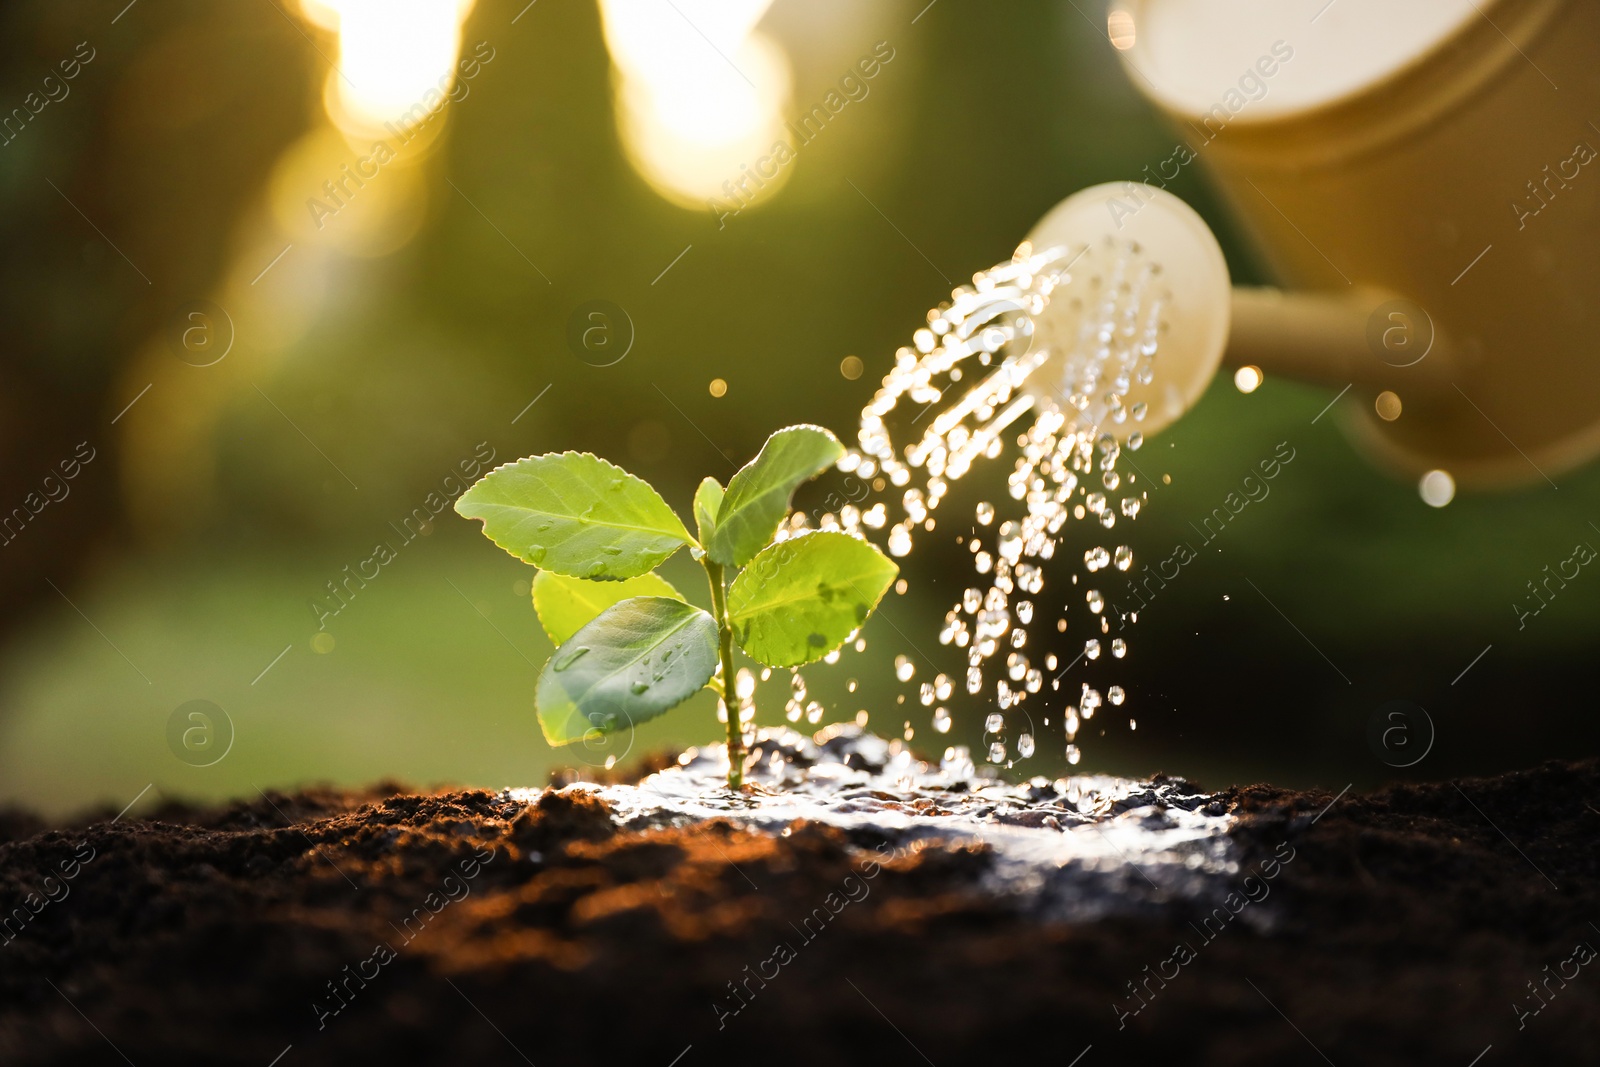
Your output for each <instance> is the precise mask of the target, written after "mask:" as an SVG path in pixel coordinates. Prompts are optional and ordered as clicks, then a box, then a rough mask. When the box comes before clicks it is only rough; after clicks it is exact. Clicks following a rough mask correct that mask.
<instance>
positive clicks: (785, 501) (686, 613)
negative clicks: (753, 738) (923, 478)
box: [455, 426, 899, 789]
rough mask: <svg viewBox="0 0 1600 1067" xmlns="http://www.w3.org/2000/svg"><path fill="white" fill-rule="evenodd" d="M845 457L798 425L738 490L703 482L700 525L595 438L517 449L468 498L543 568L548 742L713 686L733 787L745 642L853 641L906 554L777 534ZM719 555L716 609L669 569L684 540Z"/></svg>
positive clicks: (780, 645) (778, 657) (537, 697)
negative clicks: (803, 490)
mask: <svg viewBox="0 0 1600 1067" xmlns="http://www.w3.org/2000/svg"><path fill="white" fill-rule="evenodd" d="M842 455H844V447H843V446H842V445H840V444H839V440H838V438H836V437H834V436H833V434H831V433H829V432H828V431H827V430H824V429H822V428H821V427H818V426H791V427H789V428H788V429H785V430H779V431H778V432H777V433H775V434H773V435H772V436H771V437H769V438H767V442H766V444H764V445H763V446H762V447H761V453H760V454H759V455H758V456H756V458H755V459H754V460H752V461H751V462H750V463H748V464H747V465H745V466H744V467H743V468H741V469H740V470H739V471H738V472H737V473H735V474H734V476H733V479H732V480H731V481H730V482H729V483H728V485H727V487H726V488H724V487H723V486H722V485H720V484H719V483H718V482H717V480H716V479H715V478H707V479H705V480H704V481H702V482H701V483H700V488H699V489H698V490H696V492H695V494H694V518H695V526H696V530H697V533H698V537H691V536H690V535H689V531H688V529H686V528H685V526H684V524H683V522H682V521H680V520H679V518H678V516H677V515H675V514H674V513H673V511H672V509H671V508H670V507H668V506H667V502H666V501H665V500H662V499H661V496H660V494H658V493H657V492H656V491H655V490H654V489H652V488H650V486H649V485H647V484H646V483H645V482H643V481H642V480H640V479H639V478H636V477H634V476H633V475H631V474H629V473H627V472H626V471H624V470H622V469H621V468H619V467H615V466H612V465H611V464H610V463H607V462H606V461H605V460H603V459H600V458H599V457H597V456H593V455H590V454H589V453H587V452H561V453H548V454H546V455H542V456H530V457H528V458H527V459H519V460H517V461H516V462H515V463H507V464H505V465H503V466H500V467H497V468H495V469H494V470H492V471H490V472H489V473H488V474H486V475H484V476H483V478H482V479H480V480H479V481H478V483H477V484H476V485H474V486H473V487H472V488H471V489H468V490H467V491H466V492H465V493H463V494H461V496H460V497H459V498H458V499H457V500H456V505H455V507H456V511H457V512H458V513H459V514H461V515H463V516H465V517H466V518H469V519H479V520H481V521H482V522H483V533H484V536H486V537H488V538H489V540H491V541H493V542H494V543H495V544H497V545H499V546H500V547H501V548H503V549H505V550H506V551H507V552H509V553H511V554H512V555H513V556H516V557H517V558H518V559H520V560H522V561H523V562H525V563H531V564H533V565H534V566H535V567H538V568H540V570H539V573H538V574H537V575H536V576H535V577H534V581H533V606H534V610H536V611H537V612H538V614H539V622H540V624H541V625H543V626H544V629H545V632H546V633H547V634H549V635H550V640H551V641H553V642H554V643H555V644H556V646H557V647H556V650H555V653H554V655H552V656H551V657H550V660H549V662H548V663H546V664H545V666H544V669H543V670H542V671H540V673H539V682H538V686H537V688H536V689H535V691H534V707H535V710H536V711H537V712H538V716H539V726H540V728H541V729H542V730H543V731H544V736H545V740H547V741H549V742H550V744H552V745H568V744H572V743H573V742H575V741H582V740H585V739H593V738H596V737H599V736H602V735H605V734H609V733H612V732H615V731H618V730H622V729H628V728H632V727H634V726H637V725H638V724H639V723H641V722H644V721H646V720H648V719H653V718H655V717H656V716H657V715H660V714H662V713H664V712H666V711H669V710H670V709H672V708H674V707H676V706H677V705H679V704H681V703H683V702H684V701H685V700H687V699H688V698H689V697H691V696H693V695H694V694H695V693H697V692H699V691H700V690H701V689H703V688H710V689H711V690H713V691H714V692H716V693H717V694H718V695H719V696H720V697H721V698H722V703H723V707H724V708H725V709H726V711H727V717H728V785H729V786H730V787H732V788H734V789H737V788H739V786H740V785H741V784H742V782H743V777H744V744H743V729H742V726H741V724H740V721H739V701H738V698H737V695H736V694H735V692H734V665H733V646H734V645H735V644H737V645H738V646H739V647H740V648H742V649H744V651H745V652H746V653H747V654H749V655H750V657H751V658H753V659H755V660H757V661H758V662H760V663H764V664H766V665H767V666H769V667H798V666H800V665H801V664H804V663H810V662H812V661H814V660H818V659H821V658H822V657H823V656H825V655H827V654H828V653H830V652H832V651H833V650H834V649H836V648H838V647H839V646H840V645H842V644H844V642H845V640H846V638H848V637H849V636H850V635H851V634H852V633H854V632H855V630H856V629H857V628H858V627H860V626H861V624H862V623H863V622H865V621H866V619H867V616H869V615H870V614H871V613H872V610H873V609H874V608H875V607H877V605H878V601H879V600H881V599H882V598H883V594H884V592H885V591H886V590H887V589H888V588H889V584H890V583H891V582H893V581H894V579H895V575H896V574H897V573H899V568H898V567H896V566H895V564H894V563H893V562H892V561H891V560H890V559H889V558H888V557H887V556H885V555H884V554H883V553H882V552H880V551H878V549H877V548H875V547H874V546H872V545H871V544H869V543H868V542H866V541H864V540H862V539H861V538H859V537H855V536H852V535H850V534H847V533H841V532H839V531H836V530H835V531H829V530H816V531H808V532H805V533H802V534H799V535H798V536H795V537H790V538H786V539H785V540H782V541H777V542H774V541H773V536H774V535H775V534H776V533H777V532H778V528H779V527H780V526H781V525H782V524H783V521H784V520H785V519H786V518H787V517H788V515H789V501H790V499H791V498H792V497H793V495H794V491H795V488H796V487H797V486H799V485H800V483H801V482H804V481H808V480H810V479H811V478H814V477H816V476H817V475H818V474H820V473H822V472H823V471H825V470H827V469H828V468H829V467H831V466H832V465H833V464H835V463H836V462H838V460H839V458H840V457H841V456H842ZM685 545H687V546H689V551H690V554H691V555H693V556H694V558H695V559H697V560H699V562H700V564H701V566H703V567H704V568H705V572H706V579H707V581H708V583H709V584H710V587H711V610H710V611H709V612H706V611H703V610H701V609H700V608H697V607H695V606H693V605H692V604H689V603H688V602H687V601H686V600H685V599H684V598H683V596H682V595H681V594H680V593H679V592H678V591H677V590H676V589H674V588H673V587H672V586H671V585H670V584H669V583H668V582H667V580H666V579H665V578H662V577H661V576H660V575H658V574H656V573H655V568H656V567H659V566H660V565H661V564H662V563H663V562H665V561H666V559H667V558H668V557H669V556H671V555H672V554H673V553H674V552H676V551H677V550H678V549H680V548H682V547H683V546H685Z"/></svg>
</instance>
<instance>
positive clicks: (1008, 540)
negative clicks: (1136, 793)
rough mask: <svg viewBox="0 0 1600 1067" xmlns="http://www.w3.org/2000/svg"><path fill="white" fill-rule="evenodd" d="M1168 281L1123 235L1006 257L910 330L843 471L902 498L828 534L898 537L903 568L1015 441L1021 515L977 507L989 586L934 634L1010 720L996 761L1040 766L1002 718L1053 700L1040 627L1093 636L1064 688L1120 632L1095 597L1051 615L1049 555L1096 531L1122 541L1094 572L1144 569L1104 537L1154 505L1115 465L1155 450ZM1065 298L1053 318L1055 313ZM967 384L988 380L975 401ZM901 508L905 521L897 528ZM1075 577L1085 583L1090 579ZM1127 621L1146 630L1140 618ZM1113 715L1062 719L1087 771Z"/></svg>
mask: <svg viewBox="0 0 1600 1067" xmlns="http://www.w3.org/2000/svg"><path fill="white" fill-rule="evenodd" d="M1160 275H1161V269H1160V267H1159V265H1157V264H1154V263H1151V262H1150V261H1149V260H1148V259H1147V258H1145V256H1144V255H1143V253H1142V250H1141V249H1140V248H1139V246H1138V245H1136V244H1134V243H1131V242H1126V241H1123V242H1118V241H1116V240H1114V239H1111V238H1107V239H1106V240H1105V241H1104V242H1103V243H1101V244H1097V245H1094V246H1082V247H1079V248H1076V249H1068V248H1050V249H1046V250H1043V251H1039V252H1035V251H1034V250H1033V248H1032V247H1031V246H1030V245H1029V244H1027V243H1024V244H1023V245H1022V246H1021V247H1019V248H1018V249H1017V251H1016V253H1015V255H1013V256H1012V258H1011V260H1010V261H1009V262H1007V263H1001V264H999V265H997V266H995V267H992V268H990V269H989V270H987V271H982V272H980V273H978V274H976V275H974V277H973V283H972V285H970V286H962V287H960V288H957V289H956V290H955V291H954V292H953V293H952V294H951V299H950V300H949V301H948V302H947V303H944V304H941V305H940V306H939V307H937V308H934V309H933V310H931V311H929V312H928V316H927V323H928V324H927V326H926V327H924V328H921V329H918V330H917V331H916V332H915V334H914V335H913V338H912V345H911V346H910V347H905V348H901V349H899V351H897V352H896V353H895V366H894V369H893V370H891V371H890V372H889V374H888V375H887V376H886V377H885V378H884V379H883V385H882V387H881V388H880V389H879V390H878V391H877V393H876V395H875V396H874V397H873V399H872V402H871V403H870V404H868V405H867V407H866V408H865V409H864V410H863V411H862V413H861V424H860V432H859V446H858V447H857V448H856V449H855V450H853V451H851V452H850V453H848V454H847V455H846V456H845V457H844V458H843V459H842V460H841V461H840V463H839V469H840V470H841V471H844V472H846V473H852V474H854V475H856V476H857V477H858V478H860V479H862V480H863V481H866V482H870V483H871V484H872V485H873V488H874V489H875V490H877V491H880V492H882V491H887V490H889V489H890V487H893V490H894V491H895V492H896V494H897V495H898V500H897V501H892V502H891V503H890V504H889V506H888V507H887V508H886V507H885V505H884V503H882V502H880V503H877V504H874V505H873V506H871V507H870V508H868V509H867V510H866V511H865V512H862V511H860V510H859V509H857V508H855V507H853V506H850V507H845V508H841V509H840V512H839V514H838V515H834V514H831V513H830V514H827V515H823V516H822V517H821V519H820V521H819V522H820V525H821V527H822V528H825V529H827V528H833V529H844V530H846V531H849V532H854V533H862V534H866V532H867V530H872V531H881V530H884V529H885V528H886V529H887V532H886V534H885V535H884V537H885V540H886V544H887V548H888V551H889V552H890V554H892V555H894V556H905V555H907V554H908V553H909V552H910V551H911V549H912V545H913V542H914V540H915V538H916V537H917V536H918V534H919V533H922V532H928V531H932V530H933V529H934V528H935V521H934V517H933V512H934V511H936V510H937V509H938V507H939V504H940V503H941V502H942V501H943V500H944V498H945V497H946V496H947V495H948V493H949V491H950V486H951V483H953V482H955V481H957V480H958V479H960V478H962V477H963V476H965V475H966V474H967V472H968V471H969V470H971V469H972V466H973V464H974V463H975V462H976V461H977V460H979V459H998V458H1000V457H1001V455H1002V454H1003V453H1004V452H1005V451H1006V448H1007V445H1008V441H1011V440H1014V443H1015V445H1016V449H1017V456H1016V459H1015V462H1014V464H1013V466H1012V470H1011V473H1010V475H1009V477H1008V478H1007V486H1008V489H1009V495H1010V497H1011V499H1012V500H1013V501H1016V502H1018V504H1019V505H1020V511H1021V514H1020V515H1016V516H1015V517H1003V516H1002V510H1003V509H1002V508H1001V507H997V506H996V505H995V504H994V503H992V502H990V501H987V500H986V501H984V502H982V503H979V504H978V505H977V507H976V508H975V510H974V515H973V519H974V520H975V524H974V525H973V526H972V531H973V533H972V536H971V537H970V539H969V545H970V548H971V551H972V557H973V569H974V571H975V572H976V574H977V575H978V576H979V580H978V581H977V582H976V583H975V584H974V585H973V586H971V587H969V588H967V589H966V590H965V591H964V593H963V594H962V596H961V598H960V600H959V601H958V602H957V603H956V604H955V605H953V606H952V607H951V608H950V610H949V612H947V613H946V615H945V617H944V623H943V626H942V628H941V629H940V631H939V642H940V644H942V645H946V646H951V645H953V646H954V647H956V648H958V649H965V650H966V656H967V670H966V676H965V682H966V690H967V692H968V693H971V694H974V695H977V694H980V693H982V692H984V691H985V690H988V689H990V687H991V686H992V691H993V693H994V696H995V704H996V707H997V709H998V710H997V711H995V712H991V713H990V714H989V715H988V721H987V722H986V723H985V726H986V727H988V729H987V730H986V734H985V741H986V743H988V754H989V756H990V758H991V760H992V761H994V762H997V763H998V762H1003V761H1005V760H1006V759H1007V758H1008V756H1010V755H1011V754H1013V753H1014V754H1015V756H1016V757H1019V758H1027V757H1028V756H1029V755H1031V754H1032V753H1033V751H1034V749H1035V743H1036V738H1035V737H1034V736H1033V735H1032V733H1029V732H1026V731H1027V730H1028V729H1029V728H1031V727H1033V725H1034V724H1033V723H1032V720H1031V717H1029V716H1027V715H1020V716H1016V715H1013V717H1014V718H1017V719H1018V720H1019V721H1018V722H1016V723H1015V724H1011V723H1008V722H1007V715H1006V713H1007V712H1015V710H1016V709H1019V708H1020V706H1021V705H1023V704H1024V703H1025V702H1026V701H1027V700H1029V699H1030V698H1033V697H1037V696H1038V695H1039V694H1041V693H1042V691H1043V690H1044V687H1045V684H1046V681H1047V679H1046V678H1045V674H1044V670H1042V669H1041V668H1040V667H1039V666H1038V665H1037V664H1036V663H1035V657H1036V656H1037V653H1036V652H1030V646H1032V645H1034V644H1035V643H1034V642H1030V640H1029V627H1030V626H1031V625H1033V623H1034V622H1035V620H1036V619H1038V620H1040V621H1043V619H1044V617H1045V616H1046V613H1047V612H1048V614H1049V616H1050V621H1051V622H1052V623H1053V624H1054V626H1055V630H1056V631H1057V632H1058V633H1066V632H1067V631H1068V629H1069V620H1071V619H1072V618H1073V616H1074V615H1082V616H1083V617H1082V618H1080V619H1079V620H1078V621H1076V622H1075V623H1071V625H1076V626H1078V627H1086V628H1087V629H1088V630H1089V635H1087V636H1086V637H1085V639H1084V640H1083V643H1082V644H1081V646H1079V647H1080V649H1081V651H1079V652H1078V653H1077V654H1076V655H1075V656H1074V655H1072V654H1071V652H1070V650H1069V654H1068V656H1066V657H1063V658H1067V659H1069V662H1068V663H1067V664H1066V666H1065V667H1064V668H1062V669H1060V670H1057V667H1058V664H1057V662H1056V657H1055V656H1054V655H1050V656H1047V657H1046V659H1045V669H1048V670H1050V671H1051V672H1053V676H1052V677H1051V678H1049V679H1048V682H1049V686H1050V690H1051V691H1052V692H1057V691H1059V690H1060V688H1061V680H1062V678H1063V676H1065V675H1066V674H1067V672H1068V671H1070V670H1071V669H1072V668H1073V667H1074V666H1076V665H1078V664H1079V663H1080V662H1081V661H1083V660H1098V659H1100V658H1101V655H1102V650H1103V646H1102V638H1103V637H1105V636H1106V635H1108V634H1109V633H1110V630H1111V620H1110V619H1109V618H1108V617H1107V609H1108V604H1107V601H1106V598H1105V595H1104V594H1103V593H1102V592H1101V590H1100V588H1098V587H1088V588H1085V589H1083V590H1082V591H1081V592H1078V593H1076V594H1074V596H1073V597H1071V598H1068V599H1067V600H1066V601H1060V600H1058V601H1057V602H1060V603H1062V607H1061V609H1060V611H1059V614H1058V613H1055V612H1049V609H1048V608H1046V607H1045V606H1044V605H1045V603H1046V601H1045V600H1044V596H1043V594H1044V590H1045V575H1044V568H1043V564H1044V563H1045V562H1047V561H1049V560H1050V559H1051V558H1052V557H1053V556H1054V554H1055V550H1056V547H1057V545H1058V544H1060V542H1061V540H1062V538H1063V533H1062V531H1063V528H1064V527H1065V526H1066V524H1067V523H1068V522H1070V521H1076V522H1082V523H1093V524H1095V525H1096V526H1097V528H1098V530H1100V531H1106V532H1105V533H1100V534H1099V536H1100V537H1103V538H1107V539H1108V540H1109V542H1110V543H1109V544H1107V545H1097V546H1095V547H1093V548H1090V549H1089V550H1088V551H1087V552H1085V553H1084V557H1083V571H1084V573H1085V575H1086V576H1090V577H1092V576H1093V575H1095V574H1096V573H1098V572H1100V571H1103V570H1107V569H1114V570H1116V571H1127V570H1128V569H1129V568H1131V567H1132V565H1133V550H1132V549H1131V548H1130V547H1129V546H1128V545H1127V544H1125V543H1119V542H1120V538H1113V537H1112V536H1111V535H1110V534H1109V531H1111V530H1113V529H1115V528H1116V526H1117V523H1118V521H1119V519H1124V520H1127V521H1130V522H1131V521H1133V520H1134V519H1136V518H1137V517H1138V515H1139V513H1140V511H1141V509H1142V507H1143V505H1144V503H1145V500H1146V493H1145V490H1144V489H1143V488H1142V487H1141V486H1140V485H1139V477H1138V473H1137V467H1136V466H1135V467H1134V470H1133V471H1130V472H1128V473H1127V474H1124V473H1123V472H1122V471H1121V470H1119V469H1118V467H1119V461H1121V460H1122V459H1123V457H1124V453H1131V452H1135V451H1137V450H1138V449H1139V447H1140V445H1141V444H1142V443H1143V435H1142V434H1141V433H1140V432H1138V430H1137V425H1138V423H1140V422H1141V421H1143V420H1144V418H1145V415H1146V403H1145V402H1144V401H1139V400H1133V399H1131V397H1130V394H1131V393H1138V392H1139V391H1140V390H1139V387H1142V386H1149V385H1150V384H1151V383H1152V381H1153V380H1154V378H1155V371H1156V356H1157V351H1158V348H1159V341H1160V338H1161V335H1162V332H1163V330H1165V328H1166V324H1165V320H1164V318H1163V308H1164V306H1165V304H1166V302H1167V299H1168V294H1167V293H1166V292H1165V291H1164V288H1163V282H1162V280H1161V277H1160ZM1052 302H1053V303H1054V305H1055V310H1054V311H1053V312H1052V314H1051V316H1050V317H1049V318H1044V317H1043V316H1042V313H1043V312H1044V310H1045V308H1046V307H1047V306H1050V305H1051V304H1052ZM1062 323H1067V324H1068V325H1067V326H1065V327H1063V326H1062V325H1061V324H1062ZM969 375H970V376H971V377H972V378H974V379H976V381H975V382H974V383H973V384H971V385H967V386H965V388H964V391H963V387H962V384H961V383H963V382H964V381H966V380H967V378H968V376H969ZM900 423H905V424H906V425H905V426H904V427H903V428H901V427H899V424H900ZM897 435H898V436H897ZM1128 463H1129V465H1130V466H1132V465H1133V464H1132V460H1131V458H1130V459H1129V460H1128ZM896 510H898V511H899V513H900V514H899V518H898V519H897V520H895V521H891V520H893V519H894V516H893V514H892V513H893V512H894V511H896ZM806 522H807V520H806V518H805V516H804V515H803V514H797V515H796V516H795V517H794V519H793V520H791V523H790V525H789V527H788V528H787V529H786V530H785V531H781V532H780V536H784V535H789V534H793V533H797V532H799V531H800V530H801V529H804V528H805V525H806ZM997 522H998V525H996V523H997ZM864 526H865V527H866V528H867V529H863V527H864ZM1072 580H1073V583H1074V584H1076V583H1077V581H1078V578H1077V576H1076V575H1074V577H1073V579H1072ZM1091 586H1092V583H1091ZM901 591H904V590H903V587H901ZM1112 611H1113V613H1115V609H1114V608H1113V609H1112ZM1119 621H1124V620H1119ZM1125 621H1128V622H1137V621H1138V619H1137V614H1136V613H1129V614H1128V615H1127V617H1126V620H1125ZM1109 644H1110V649H1111V655H1112V658H1114V659H1116V660H1120V659H1122V658H1123V657H1124V656H1125V655H1126V654H1127V644H1126V642H1125V641H1124V640H1123V638H1121V637H1118V638H1115V639H1111V640H1110V641H1109ZM913 673H914V666H913V663H912V661H911V660H910V659H909V658H908V657H906V656H900V657H898V658H897V659H896V676H897V678H898V680H899V681H901V682H902V683H905V682H909V681H910V680H911V678H912V675H913ZM941 677H942V676H941ZM943 688H944V689H945V690H948V688H949V686H948V685H945V686H944V687H943ZM1111 692H1113V693H1114V694H1115V697H1114V698H1113V699H1112V701H1111V703H1112V704H1114V705H1118V706H1120V705H1122V703H1123V699H1124V698H1123V690H1122V689H1121V688H1120V687H1115V688H1113V689H1112V690H1111ZM942 699H943V695H942V694H941V693H940V692H939V691H938V688H937V687H936V690H935V692H934V694H933V699H930V698H929V689H928V686H927V685H926V684H924V685H923V686H922V687H921V702H922V704H924V705H930V704H932V703H933V702H934V700H942ZM1039 699H1044V698H1043V697H1039ZM1101 704H1102V697H1101V694H1100V692H1099V690H1097V689H1094V688H1091V687H1090V686H1088V685H1087V684H1084V685H1083V686H1082V688H1081V690H1080V693H1079V699H1078V702H1077V704H1076V705H1073V706H1067V707H1063V708H1059V709H1055V710H1056V712H1057V713H1058V714H1059V717H1060V722H1061V727H1062V733H1063V741H1064V743H1065V754H1066V757H1067V759H1068V761H1069V762H1071V763H1077V762H1078V759H1079V756H1080V753H1079V750H1078V748H1077V746H1076V745H1075V744H1074V741H1075V739H1076V735H1077V732H1078V730H1079V729H1080V728H1081V726H1082V723H1083V722H1084V721H1086V720H1088V719H1090V718H1092V717H1093V715H1094V711H1095V709H1096V708H1098V707H1100V706H1101ZM997 720H998V721H997ZM1046 721H1048V720H1046ZM1130 723H1131V720H1130ZM933 725H934V729H935V730H937V731H939V732H943V731H945V730H948V729H949V712H948V710H946V709H945V708H943V707H940V709H939V713H936V716H935V718H934V720H933ZM1008 729H1009V730H1010V734H1011V737H1010V738H1008V737H1007V736H1006V733H1007V731H1008ZM991 738H992V741H991V740H990V739H991ZM1013 739H1014V740H1013ZM1008 740H1010V741H1011V743H1010V744H1009V745H1008V744H1007V741H1008Z"/></svg>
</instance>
